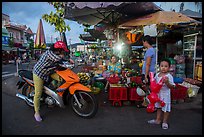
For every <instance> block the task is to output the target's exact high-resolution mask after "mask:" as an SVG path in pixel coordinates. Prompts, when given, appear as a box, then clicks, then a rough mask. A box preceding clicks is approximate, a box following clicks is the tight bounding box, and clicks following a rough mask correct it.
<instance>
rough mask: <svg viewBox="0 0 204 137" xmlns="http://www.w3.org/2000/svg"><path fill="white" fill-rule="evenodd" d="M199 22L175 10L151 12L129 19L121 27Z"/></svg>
mask: <svg viewBox="0 0 204 137" xmlns="http://www.w3.org/2000/svg"><path fill="white" fill-rule="evenodd" d="M193 22H194V23H198V21H196V20H195V19H193V18H190V17H187V16H186V15H184V14H181V13H178V12H173V11H158V12H155V13H151V14H148V15H145V16H142V17H139V18H136V19H133V20H130V21H127V22H125V23H123V24H121V25H119V28H128V27H137V26H146V25H152V24H157V25H159V24H167V25H175V24H184V23H193Z"/></svg>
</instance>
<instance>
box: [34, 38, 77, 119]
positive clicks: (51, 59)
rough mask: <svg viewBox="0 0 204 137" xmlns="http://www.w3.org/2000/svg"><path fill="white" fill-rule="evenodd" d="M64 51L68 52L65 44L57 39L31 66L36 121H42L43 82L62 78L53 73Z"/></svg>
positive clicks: (63, 55)
mask: <svg viewBox="0 0 204 137" xmlns="http://www.w3.org/2000/svg"><path fill="white" fill-rule="evenodd" d="M65 52H69V50H68V49H67V46H66V44H65V43H64V42H62V41H57V42H56V43H54V44H53V45H52V46H51V47H50V49H48V50H46V51H45V52H44V53H43V54H42V55H41V57H40V59H39V60H38V62H37V63H36V64H35V66H34V68H33V81H34V86H35V95H34V111H35V114H34V118H35V120H36V121H38V122H40V121H42V117H41V115H40V98H41V95H42V91H43V84H44V82H45V81H46V82H48V80H49V78H50V77H51V78H52V79H55V80H57V81H59V82H60V81H62V78H61V77H60V76H59V75H58V74H57V73H53V70H54V69H55V66H56V65H57V62H60V61H62V60H63V59H64V57H65ZM68 61H69V62H70V63H72V64H73V63H74V61H73V60H72V59H70V58H69V59H68Z"/></svg>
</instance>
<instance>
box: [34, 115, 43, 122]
mask: <svg viewBox="0 0 204 137" xmlns="http://www.w3.org/2000/svg"><path fill="white" fill-rule="evenodd" d="M34 117H35V120H36V121H37V122H41V121H42V118H41V117H40V115H34Z"/></svg>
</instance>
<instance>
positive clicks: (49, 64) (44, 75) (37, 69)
mask: <svg viewBox="0 0 204 137" xmlns="http://www.w3.org/2000/svg"><path fill="white" fill-rule="evenodd" d="M60 59H61V57H60V56H58V55H56V54H54V53H53V52H52V51H51V50H47V51H45V53H43V54H42V56H41V57H40V59H39V61H38V62H37V63H36V64H35V66H34V68H33V73H34V74H36V75H37V76H38V77H40V78H41V79H43V80H45V81H48V79H49V75H50V74H51V72H52V71H53V69H54V68H53V66H54V63H55V62H57V61H59V60H60Z"/></svg>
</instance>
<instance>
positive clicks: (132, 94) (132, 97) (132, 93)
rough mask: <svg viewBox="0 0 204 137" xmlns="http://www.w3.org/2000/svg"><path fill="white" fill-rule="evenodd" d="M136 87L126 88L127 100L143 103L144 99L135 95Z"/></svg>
mask: <svg viewBox="0 0 204 137" xmlns="http://www.w3.org/2000/svg"><path fill="white" fill-rule="evenodd" d="M136 89H137V87H133V88H128V94H129V100H131V101H143V100H144V97H141V96H139V95H138V94H137V91H136Z"/></svg>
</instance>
